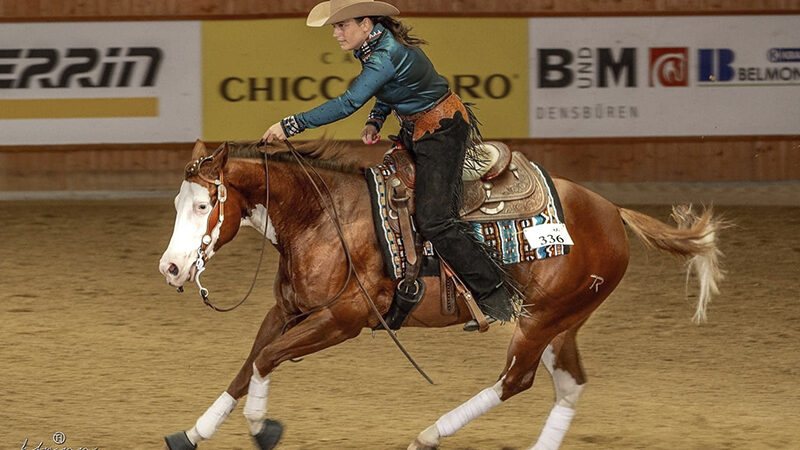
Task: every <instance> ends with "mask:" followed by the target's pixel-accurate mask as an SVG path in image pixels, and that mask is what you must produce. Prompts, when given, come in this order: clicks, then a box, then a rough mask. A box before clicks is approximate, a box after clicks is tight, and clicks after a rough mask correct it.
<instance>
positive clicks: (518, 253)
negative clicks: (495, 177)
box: [365, 162, 569, 280]
mask: <svg viewBox="0 0 800 450" xmlns="http://www.w3.org/2000/svg"><path fill="white" fill-rule="evenodd" d="M530 164H531V165H532V166H533V168H534V169H535V171H536V172H537V173H538V174H539V176H541V177H542V179H543V180H544V181H545V183H544V185H545V188H546V189H545V190H546V191H547V192H546V194H547V199H548V200H547V206H546V207H545V208H544V210H543V211H542V212H541V213H539V214H537V215H535V216H533V217H522V218H518V219H508V220H500V221H495V222H483V223H478V222H468V223H470V224H471V225H472V227H473V228H474V229H475V234H476V237H477V238H478V239H479V240H480V241H482V242H484V243H485V244H487V245H489V246H491V247H492V248H494V249H496V250H497V252H498V254H500V255H502V258H503V263H504V264H506V265H508V264H516V263H520V262H526V261H533V260H537V259H546V258H551V257H554V256H560V255H566V254H567V253H569V246H568V245H560V244H554V245H548V246H545V247H539V248H531V247H530V246H529V245H528V242H527V240H526V239H525V236H524V233H523V231H522V230H523V229H524V228H527V227H531V226H535V225H541V224H557V223H564V212H563V210H562V208H561V202H560V200H559V198H558V193H557V192H556V190H555V186H554V185H553V180H552V179H551V178H550V175H548V174H547V172H546V171H545V170H544V169H543V168H542V167H540V166H539V165H538V164H536V163H534V162H531V163H530ZM394 172H395V167H394V165H393V164H391V163H384V164H381V165H379V166H376V167H371V168H369V169H367V170H366V171H365V176H366V179H367V186H368V188H369V193H370V199H371V201H372V219H373V224H374V226H375V235H376V236H377V238H378V244H379V247H380V249H381V253H382V255H383V262H384V269H385V271H386V274H387V275H388V276H389V277H390V278H391V279H392V280H397V279H399V278H402V277H403V274H404V273H405V262H406V253H405V246H404V245H403V239H402V238H401V236H400V233H395V232H394V231H393V230H392V228H391V226H390V225H389V214H390V212H389V211H390V210H389V204H388V201H389V197H388V195H387V189H388V186H387V185H386V181H385V180H386V178H388V177H389V176H390V175H392V174H393V173H394ZM431 249H432V246H431V245H430V243H429V242H426V243H425V251H424V253H425V254H426V256H429V255H431V254H432V253H433V252H432V251H431Z"/></svg>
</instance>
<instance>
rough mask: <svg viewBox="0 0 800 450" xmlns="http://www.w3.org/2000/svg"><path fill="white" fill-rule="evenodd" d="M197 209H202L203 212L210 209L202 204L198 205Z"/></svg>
mask: <svg viewBox="0 0 800 450" xmlns="http://www.w3.org/2000/svg"><path fill="white" fill-rule="evenodd" d="M197 208H198V209H200V210H201V211H205V210H206V208H208V205H206V204H205V203H201V204H199V205H197Z"/></svg>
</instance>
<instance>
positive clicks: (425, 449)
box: [408, 438, 439, 450]
mask: <svg viewBox="0 0 800 450" xmlns="http://www.w3.org/2000/svg"><path fill="white" fill-rule="evenodd" d="M437 448H439V446H436V447H433V446H430V445H428V444H425V443H423V442H422V441H420V440H419V439H418V438H417V439H414V442H412V443H411V445H409V446H408V450H436V449H437Z"/></svg>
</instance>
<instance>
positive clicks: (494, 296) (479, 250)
mask: <svg viewBox="0 0 800 450" xmlns="http://www.w3.org/2000/svg"><path fill="white" fill-rule="evenodd" d="M399 13H400V11H399V10H398V9H397V8H395V7H394V6H392V5H390V4H388V3H384V2H380V1H373V0H330V1H326V2H322V3H320V4H318V5H317V6H315V7H314V8H313V9H312V10H311V12H310V13H309V14H308V19H307V20H306V24H307V25H308V26H311V27H321V26H324V25H333V37H334V38H336V40H337V41H338V42H339V46H340V47H341V48H342V50H345V51H350V50H352V51H353V54H354V56H355V57H356V58H358V60H359V61H360V62H361V66H362V69H361V73H360V74H359V75H358V77H356V79H355V80H354V81H353V83H352V84H351V85H350V87H349V88H348V89H347V91H346V92H345V93H344V94H342V95H341V96H339V97H337V98H334V99H331V100H328V101H327V102H325V103H323V104H322V105H320V106H318V107H316V108H314V109H311V110H310V111H306V112H302V113H299V114H295V115H292V116H289V117H286V118H284V119H283V120H281V121H280V122H277V123H275V124H274V125H272V126H271V127H269V129H268V130H267V132H266V133H264V136H263V140H265V141H267V142H272V141H273V140H274V139H278V140H284V139H286V138H287V137H292V136H295V135H297V134H298V133H301V132H302V131H303V130H305V129H307V128H316V127H319V126H322V125H326V124H329V123H331V122H335V121H337V120H340V119H343V118H345V117H347V116H349V115H350V114H352V113H354V112H355V111H356V110H358V109H359V108H361V107H362V106H363V105H364V104H365V103H366V102H367V101H368V100H370V99H371V98H372V97H375V98H376V102H375V106H374V107H373V108H372V111H371V112H370V113H369V117H368V119H367V122H366V126H365V127H364V129H363V131H362V132H361V139H362V140H363V141H364V143H365V144H374V143H375V142H378V140H379V139H380V137H379V136H378V131H380V129H381V126H382V125H383V122H384V120H385V119H386V117H387V115H388V114H389V113H390V112H392V111H394V112H395V114H396V115H397V116H398V118H399V119H400V121H401V131H400V141H401V143H402V144H403V145H404V146H405V147H406V148H407V149H408V150H409V151H410V153H411V155H412V156H413V158H414V160H415V162H416V190H415V196H416V199H415V201H416V206H415V208H416V217H415V219H416V225H417V228H418V231H419V233H420V234H421V235H422V237H423V238H424V239H426V240H428V241H430V242H431V243H432V244H433V246H434V248H435V249H436V250H437V251H438V252H439V255H440V256H441V257H443V258H444V259H445V260H446V261H447V262H448V263H449V264H450V266H451V267H452V268H453V270H455V271H456V272H457V273H458V274H459V276H460V277H461V279H462V280H463V281H464V283H465V284H466V285H467V287H468V288H469V289H470V290H471V291H472V293H473V295H474V297H475V298H476V300H477V303H478V305H479V306H480V308H481V310H483V312H484V313H485V314H486V315H487V319H488V320H490V321H491V320H494V319H499V320H503V321H508V320H510V319H511V317H512V315H513V307H512V305H511V300H510V292H511V291H510V290H509V289H508V288H507V286H506V284H505V281H504V280H505V278H504V276H503V272H502V269H500V267H499V266H498V264H497V263H495V261H493V260H492V258H491V257H490V256H489V253H488V252H487V250H486V249H485V248H484V247H483V246H482V245H481V244H480V243H479V242H478V241H477V240H476V239H475V238H474V237H473V236H471V235H470V233H471V231H469V230H470V228H469V227H468V226H467V225H466V224H465V223H464V222H463V221H461V220H460V219H459V216H458V210H459V208H460V204H459V193H460V189H461V185H462V182H461V172H462V166H463V165H464V157H465V153H466V150H467V146H468V144H470V143H471V142H472V132H473V125H471V123H470V122H471V121H470V114H469V113H468V112H467V108H466V107H465V106H464V104H463V103H462V102H461V100H460V99H459V98H458V96H456V95H454V94H453V93H452V92H451V91H450V89H449V87H448V83H447V80H446V79H445V78H444V77H442V76H441V75H439V74H438V73H437V72H436V70H435V69H434V67H433V64H431V62H430V60H429V59H428V57H427V56H426V55H425V53H423V52H422V50H421V49H420V48H419V45H420V44H424V43H425V42H424V41H422V40H420V39H417V38H414V37H410V36H409V35H408V32H409V28H408V27H407V26H405V25H404V24H403V23H402V22H400V21H398V20H396V19H393V18H391V17H390V16H394V15H397V14H399ZM476 328H477V323H475V322H474V321H473V322H471V323H468V324H467V326H465V329H469V330H472V329H476Z"/></svg>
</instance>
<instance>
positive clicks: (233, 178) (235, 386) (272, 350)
mask: <svg viewBox="0 0 800 450" xmlns="http://www.w3.org/2000/svg"><path fill="white" fill-rule="evenodd" d="M331 147H335V145H334V144H333V143H331V142H330V141H317V142H312V143H309V144H307V145H305V146H304V148H303V153H304V154H305V155H306V156H299V154H298V153H292V154H288V153H282V154H279V153H276V152H275V148H271V149H270V152H269V153H271V154H270V155H267V154H266V153H262V152H261V151H260V150H258V149H256V148H255V146H254V145H250V146H249V147H245V146H239V145H236V144H230V145H229V144H227V143H226V144H223V145H222V146H220V148H219V149H218V150H217V151H216V152H215V153H214V154H213V155H211V156H206V155H207V151H206V147H205V145H204V144H203V143H202V142H201V141H198V142H197V143H196V145H195V148H194V151H193V155H192V162H190V164H189V165H188V166H187V170H186V174H185V180H184V181H183V184H182V185H181V188H180V192H179V193H178V195H177V197H176V198H175V207H176V210H177V217H176V220H175V228H174V231H173V235H172V239H171V240H170V243H169V247H168V248H167V250H166V251H165V252H164V255H163V256H162V258H161V261H160V270H161V272H162V273H163V274H164V276H165V277H166V280H167V283H169V284H170V285H171V286H173V287H178V288H179V289H180V288H182V286H183V285H184V283H186V282H188V281H192V280H194V279H195V278H196V277H197V276H199V273H198V268H200V269H202V265H203V264H202V263H203V262H204V260H205V259H207V258H210V257H211V256H212V255H213V254H214V253H215V252H216V251H217V250H219V248H220V247H222V246H223V245H225V244H226V243H227V242H229V241H230V240H231V239H233V238H234V237H235V236H236V234H237V232H238V231H239V228H240V226H241V225H249V226H252V227H254V228H256V229H257V230H260V232H261V233H263V235H264V236H265V238H266V239H269V240H270V241H271V242H272V243H273V244H274V246H275V248H276V249H277V250H278V252H279V254H280V262H279V268H278V274H277V278H276V280H275V289H274V291H275V306H273V307H272V308H271V309H270V310H269V311H268V312H267V314H266V317H265V318H264V320H263V323H262V324H261V328H260V329H259V331H258V333H257V335H256V337H255V341H254V343H253V347H252V349H251V351H250V354H249V356H248V357H247V359H246V360H245V361H244V363H243V364H242V367H241V369H240V370H239V373H238V374H237V375H236V376H235V377H234V378H233V381H231V383H230V385H229V386H228V388H227V389H226V390H225V392H223V393H222V395H220V397H219V398H218V399H217V400H216V401H215V402H214V403H213V404H212V405H211V406H210V407H209V408H208V410H207V411H206V412H205V413H204V414H203V415H202V416H201V417H200V418H199V419H198V420H197V422H196V424H195V425H194V426H193V427H192V428H190V429H189V430H187V431H185V432H178V433H175V434H173V435H170V436H167V437H166V438H165V439H166V442H167V445H168V447H169V448H171V449H173V450H174V449H184V448H195V447H196V445H197V443H198V442H199V441H201V440H205V439H209V438H210V437H211V436H212V435H213V434H214V433H215V432H216V430H217V429H218V427H219V426H220V424H221V423H222V422H223V421H224V420H225V419H226V418H227V416H228V415H229V414H230V412H231V411H232V410H233V409H234V407H235V406H236V404H237V402H238V399H240V398H242V397H243V396H244V395H245V394H247V402H246V404H245V407H244V415H245V417H246V418H247V421H248V424H249V425H250V434H251V435H252V436H253V437H254V440H255V442H256V445H257V446H258V447H259V448H262V449H263V448H272V447H274V446H275V445H277V442H278V440H279V439H280V436H281V433H282V427H281V425H280V423H278V422H277V421H274V420H271V419H267V418H266V408H267V392H268V385H269V375H270V373H271V372H272V371H273V370H275V368H277V367H278V365H279V364H280V363H282V362H284V361H286V360H289V359H293V358H299V357H302V356H304V355H308V354H310V353H314V352H317V351H320V350H322V349H325V348H327V347H330V346H332V345H336V344H339V343H342V342H344V341H346V340H348V339H350V338H353V337H356V336H358V335H359V333H360V332H361V330H362V329H363V328H365V327H370V328H372V327H375V326H376V325H377V324H378V323H379V319H378V313H380V314H385V313H386V311H387V310H388V309H389V306H390V303H391V300H392V294H393V291H394V287H395V283H394V282H393V281H392V280H390V279H389V278H388V277H387V276H386V274H385V273H384V265H383V261H382V260H381V258H382V256H381V252H380V251H379V248H378V241H377V238H376V236H375V232H374V228H373V225H372V213H371V205H370V196H369V195H368V191H367V185H366V182H365V180H364V176H363V167H358V165H356V164H349V165H348V164H345V163H342V162H338V163H337V160H335V159H331V158H330V153H332V151H331ZM312 153H313V154H312ZM291 155H297V156H295V158H296V160H293V159H292V156H291ZM310 166H314V167H310ZM309 169H310V170H309ZM554 184H555V187H556V190H557V192H558V194H559V196H560V198H561V204H562V205H563V210H564V217H565V222H566V226H567V228H568V230H569V232H570V235H571V237H572V240H573V241H574V246H573V247H572V248H571V251H570V252H569V253H568V254H566V255H563V256H558V257H553V258H550V259H546V260H541V261H535V262H525V263H519V264H514V265H510V266H507V270H508V271H509V273H510V274H511V275H512V276H513V277H514V278H515V279H516V281H517V282H518V284H519V286H520V287H521V292H522V293H523V295H524V297H525V299H524V304H523V305H522V307H521V308H522V311H521V314H520V315H519V317H518V318H517V320H516V325H515V329H514V332H513V337H512V338H511V343H510V345H509V348H508V353H507V357H506V363H505V367H503V369H502V370H501V371H500V376H499V378H498V380H496V382H489V383H487V385H488V386H489V387H487V388H486V389H484V390H483V391H481V392H479V393H477V395H475V396H474V397H473V398H471V399H469V400H467V401H466V402H465V403H463V404H462V405H460V406H458V407H456V408H455V409H454V410H452V411H450V412H448V413H446V414H444V415H443V416H441V417H440V418H439V419H438V420H436V422H434V423H433V424H432V425H431V426H430V427H428V428H427V429H425V430H424V431H422V432H421V433H420V434H419V435H418V436H416V438H415V440H414V442H413V443H412V444H411V445H410V446H409V448H411V449H423V448H437V447H438V446H439V444H440V440H441V438H443V437H447V436H451V435H453V434H454V433H455V432H456V431H458V430H459V429H460V428H462V427H463V426H464V425H466V424H467V423H468V422H469V421H471V420H473V419H475V418H477V417H479V416H480V415H481V414H483V413H485V412H486V411H488V410H489V409H491V408H492V407H494V406H497V405H499V404H501V403H502V402H504V401H506V400H508V399H509V398H511V397H513V396H514V395H516V394H518V393H520V392H522V391H524V390H526V389H528V388H529V387H531V385H532V384H533V380H534V375H535V374H536V369H537V367H538V365H539V361H540V360H542V361H543V362H544V365H545V367H546V368H547V370H548V371H549V372H550V374H551V375H552V378H553V382H554V384H555V392H556V400H555V405H554V406H553V408H552V410H551V412H550V416H549V417H548V419H547V421H546V423H545V426H544V429H543V430H542V432H541V434H540V436H539V439H538V440H537V441H536V442H535V443H534V445H533V448H534V449H555V448H558V447H559V445H560V443H561V441H562V439H563V437H564V434H565V433H566V431H567V428H568V427H569V424H570V421H571V419H572V417H573V415H574V414H575V407H576V403H577V401H578V397H579V396H580V394H581V391H582V390H583V388H584V386H585V383H586V377H585V373H584V370H583V368H582V367H581V362H580V359H579V357H578V349H577V344H576V340H575V337H576V334H577V332H578V329H579V328H580V327H581V325H583V324H584V323H585V322H586V320H587V319H588V317H589V315H590V314H591V313H592V312H593V311H594V310H595V309H596V308H597V307H598V306H600V304H601V303H602V302H603V300H605V299H606V298H607V297H608V296H609V294H611V292H612V291H613V290H614V288H615V287H616V286H617V284H618V283H619V282H620V280H621V279H622V276H623V274H624V273H625V270H626V268H627V265H628V258H629V248H628V238H627V235H626V232H625V225H627V226H628V227H629V228H630V229H631V230H632V231H633V233H634V234H635V235H636V236H637V237H638V238H640V239H641V240H642V241H643V242H644V243H645V244H647V245H648V246H650V247H653V248H657V249H659V250H662V251H665V252H667V253H671V254H673V255H676V256H679V257H681V258H683V259H685V260H687V261H688V262H689V264H688V266H687V271H692V269H693V271H694V273H695V275H696V276H697V277H698V279H699V282H700V295H699V297H698V299H699V300H698V304H697V308H696V313H695V316H694V319H695V321H697V322H700V321H703V320H705V310H706V304H707V302H708V301H709V299H710V297H711V296H712V294H715V293H717V292H718V291H717V282H718V281H719V280H721V278H722V272H721V270H720V269H719V266H718V263H717V260H718V256H719V255H720V252H719V250H718V249H717V242H716V235H717V231H718V230H719V229H720V228H721V227H722V224H721V222H720V221H719V220H717V219H715V218H714V217H713V216H712V212H711V211H710V210H705V211H704V212H703V213H702V214H699V215H697V214H694V213H693V212H692V211H691V208H685V207H674V208H673V211H674V213H673V218H674V219H675V221H676V222H677V227H673V226H669V225H666V224H664V223H662V222H660V221H658V220H656V219H654V218H652V217H649V216H647V215H644V214H642V213H639V212H635V211H632V210H629V209H625V208H621V207H618V206H616V205H614V204H612V203H611V202H609V201H607V200H605V199H604V198H602V197H600V196H599V195H597V194H595V193H593V192H591V191H589V190H587V189H585V188H583V187H581V186H579V185H577V184H575V183H573V182H570V181H568V180H565V179H562V178H556V177H554ZM337 224H341V228H340V227H339V226H338V225H337ZM199 253H200V254H202V255H203V258H202V259H201V262H200V263H199V264H196V262H197V260H198V254H199ZM426 282H427V284H428V289H427V290H426V292H427V293H426V295H425V296H424V297H423V299H422V301H421V302H420V304H419V306H418V307H417V308H416V309H415V310H414V311H413V312H412V314H411V316H410V317H409V319H408V321H407V323H406V326H427V327H445V326H449V325H455V324H460V323H464V322H465V321H467V320H469V319H470V318H471V317H470V315H469V312H468V309H467V308H466V307H465V304H464V303H459V307H458V313H457V314H455V315H450V316H445V315H442V314H441V312H440V306H439V298H438V295H439V292H440V290H439V286H438V283H439V282H438V280H437V279H435V278H429V279H427V280H426ZM198 285H199V281H198ZM461 301H462V300H461V299H459V302H461ZM371 302H374V306H376V307H377V308H376V309H377V311H376V309H375V308H373V307H372V306H371Z"/></svg>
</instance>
